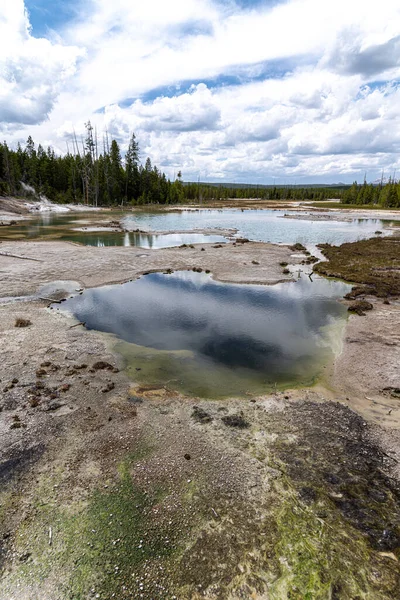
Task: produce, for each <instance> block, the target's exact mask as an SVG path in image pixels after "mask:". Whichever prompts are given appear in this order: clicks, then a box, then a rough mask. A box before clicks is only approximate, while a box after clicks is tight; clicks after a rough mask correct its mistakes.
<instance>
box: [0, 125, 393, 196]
mask: <svg viewBox="0 0 400 600" xmlns="http://www.w3.org/2000/svg"><path fill="white" fill-rule="evenodd" d="M1 195H12V196H27V195H28V196H29V195H32V196H36V197H40V196H44V197H46V198H48V199H49V200H51V201H53V202H60V203H83V204H88V205H94V206H107V205H116V204H132V205H141V204H179V203H183V202H198V201H202V200H219V199H227V198H243V199H249V198H260V199H266V200H316V201H317V200H327V199H331V198H337V199H341V200H342V202H344V203H347V204H378V205H381V206H385V207H400V184H399V183H395V182H394V181H391V180H390V181H389V182H388V183H387V184H386V185H383V184H381V185H379V186H376V185H375V186H374V185H372V184H370V185H368V184H367V183H366V182H364V184H363V185H358V184H357V182H355V183H354V184H353V185H352V186H351V187H350V186H332V187H329V186H327V187H321V186H316V187H310V186H305V187H300V186H255V185H248V186H246V185H243V184H241V185H235V184H232V185H229V184H228V185H222V184H221V185H219V184H205V183H200V182H195V183H190V182H187V183H184V182H183V181H182V176H181V172H180V171H178V173H177V177H176V179H175V181H170V180H169V179H167V177H166V175H165V174H164V173H163V172H161V171H160V170H159V169H158V168H157V166H155V165H152V163H151V160H150V158H147V159H146V160H145V163H144V166H143V165H142V164H141V162H140V149H139V144H138V141H137V139H136V136H135V134H134V133H133V134H132V136H131V138H130V141H129V146H128V150H127V152H126V154H125V157H124V159H122V155H121V150H120V147H119V144H118V142H117V141H116V140H115V139H112V140H109V138H108V135H107V134H106V135H105V136H103V137H102V139H101V140H100V141H99V140H98V137H97V133H96V131H95V130H94V129H93V127H92V125H91V123H90V122H88V123H86V136H85V138H84V139H81V140H79V141H78V139H77V137H76V136H75V135H74V136H73V138H72V140H71V142H70V144H69V146H68V152H67V153H66V154H65V155H64V156H60V155H57V154H56V153H55V152H54V149H53V148H51V147H48V148H46V149H45V148H43V146H42V145H40V144H39V145H37V146H36V145H35V143H34V141H33V139H32V138H31V137H29V138H28V140H27V142H26V144H25V146H24V147H22V146H21V144H18V146H17V148H16V149H12V148H10V147H9V146H8V144H7V142H3V143H0V196H1Z"/></svg>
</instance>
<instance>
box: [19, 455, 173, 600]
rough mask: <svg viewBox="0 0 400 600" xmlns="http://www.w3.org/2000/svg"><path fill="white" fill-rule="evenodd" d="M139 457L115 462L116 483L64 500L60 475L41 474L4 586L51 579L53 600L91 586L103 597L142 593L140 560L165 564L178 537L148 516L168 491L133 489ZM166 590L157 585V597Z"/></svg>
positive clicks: (86, 592)
mask: <svg viewBox="0 0 400 600" xmlns="http://www.w3.org/2000/svg"><path fill="white" fill-rule="evenodd" d="M142 456H144V454H142ZM136 460H138V454H134V455H130V456H128V457H127V458H125V459H124V461H122V462H121V463H120V464H119V466H118V481H117V482H116V483H114V484H113V485H110V486H107V485H106V486H104V487H103V488H98V489H97V490H95V491H94V492H92V493H91V494H90V495H88V496H87V498H84V497H83V498H81V499H78V500H75V501H71V502H68V503H61V504H60V503H59V501H58V497H57V487H58V483H55V481H58V477H57V476H56V477H55V478H53V476H51V477H48V476H46V477H43V478H42V479H41V480H40V482H39V485H38V487H37V489H36V493H35V499H34V502H33V505H34V506H33V508H34V520H28V521H24V522H23V523H22V524H21V526H20V527H19V529H18V531H17V535H16V537H15V543H16V549H17V554H18V555H19V556H25V555H26V556H27V557H29V558H28V560H26V561H22V562H19V563H17V564H16V565H15V566H16V568H15V569H14V570H13V573H12V576H11V578H10V580H9V581H8V584H11V586H12V587H13V588H14V589H15V586H16V585H17V586H18V587H20V586H21V588H23V587H24V585H26V586H27V588H28V589H34V588H35V587H36V589H39V590H40V589H42V588H43V587H45V586H46V585H47V582H48V581H53V582H54V581H56V584H55V585H56V588H57V589H58V592H59V595H58V596H57V598H63V599H64V598H65V599H68V600H83V599H84V598H87V597H89V596H90V595H91V594H92V592H93V590H95V592H96V593H99V594H100V597H101V598H111V597H117V598H123V597H132V595H129V594H132V593H133V590H136V591H137V592H139V589H140V588H139V587H138V586H139V583H138V582H137V579H138V578H139V576H140V574H141V573H142V572H143V568H144V565H146V568H147V569H158V568H160V567H162V565H164V564H165V563H166V562H167V559H168V558H169V557H170V556H171V555H172V554H173V553H174V552H176V551H177V550H176V548H177V546H176V544H177V540H176V539H175V536H174V533H173V532H172V531H171V530H170V529H171V528H170V527H169V526H166V525H165V523H163V522H161V523H160V522H158V523H155V522H154V519H153V518H152V509H153V507H154V506H157V505H159V504H160V503H161V502H162V501H163V498H164V497H165V494H166V493H167V492H166V490H165V489H163V487H162V486H159V487H157V488H154V487H153V488H152V489H151V490H149V491H147V490H146V491H145V490H142V489H141V488H140V487H138V486H136V485H135V484H134V482H133V480H132V476H131V466H132V463H133V461H136ZM161 579H162V578H161ZM164 593H165V594H166V593H167V592H166V587H165V588H164V591H163V589H161V588H160V589H159V590H158V594H159V595H158V596H157V597H159V598H164Z"/></svg>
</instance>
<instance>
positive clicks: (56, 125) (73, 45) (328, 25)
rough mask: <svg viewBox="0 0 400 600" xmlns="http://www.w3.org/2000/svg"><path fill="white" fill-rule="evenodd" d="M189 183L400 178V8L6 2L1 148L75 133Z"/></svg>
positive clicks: (346, 3) (134, 0) (1, 28)
mask: <svg viewBox="0 0 400 600" xmlns="http://www.w3.org/2000/svg"><path fill="white" fill-rule="evenodd" d="M89 120H90V121H91V123H92V125H93V126H94V127H96V129H97V132H98V136H99V139H100V142H101V144H102V141H101V140H102V137H103V135H104V132H105V131H106V130H107V131H108V132H109V135H110V137H113V138H115V139H116V140H117V141H118V143H119V144H120V146H121V150H122V152H124V151H125V150H126V148H127V145H128V142H129V138H130V136H131V134H132V132H134V133H135V135H136V138H137V140H138V142H139V145H140V151H141V160H142V162H143V163H144V162H145V160H146V157H147V156H149V157H150V158H151V160H152V163H153V164H156V165H157V166H158V167H159V168H161V169H162V170H163V171H165V172H166V174H167V175H168V176H169V177H171V178H172V177H174V175H175V174H176V173H177V172H178V171H179V170H180V171H182V174H183V179H184V180H186V181H197V180H198V178H200V180H201V181H216V182H221V183H223V182H236V183H244V182H246V183H255V184H257V183H258V184H263V183H264V184H271V183H274V182H275V183H279V184H285V183H286V184H301V183H312V182H315V183H338V182H352V181H354V180H355V179H357V180H358V181H362V180H363V179H364V177H365V176H366V177H367V180H368V181H374V180H376V179H379V178H380V177H381V173H382V171H384V174H385V176H389V175H390V174H392V175H393V174H397V175H399V174H400V1H399V0H380V1H379V2H377V1H376V0H334V1H333V0H286V1H281V0H168V2H167V1H166V0H147V2H146V1H145V0H140V1H138V0H112V1H110V0H25V1H24V0H12V1H11V0H0V139H2V140H6V141H7V143H8V144H9V145H10V146H15V145H16V144H17V143H18V142H21V143H22V144H24V143H25V141H26V139H27V137H28V135H31V136H32V137H33V139H34V141H35V142H36V143H41V144H42V145H44V146H48V145H51V146H52V147H54V149H55V150H56V152H58V153H61V154H64V153H65V152H66V151H67V148H68V147H69V148H71V139H72V135H73V132H74V130H75V132H76V134H77V136H78V137H79V138H80V136H82V135H83V134H84V130H85V123H86V122H88V121H89Z"/></svg>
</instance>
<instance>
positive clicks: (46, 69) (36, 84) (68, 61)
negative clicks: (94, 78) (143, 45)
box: [0, 0, 82, 126]
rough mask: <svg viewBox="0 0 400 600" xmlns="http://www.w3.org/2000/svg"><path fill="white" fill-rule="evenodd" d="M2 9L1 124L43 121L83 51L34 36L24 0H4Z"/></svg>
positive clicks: (11, 124)
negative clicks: (8, 0) (11, 0)
mask: <svg viewBox="0 0 400 600" xmlns="http://www.w3.org/2000/svg"><path fill="white" fill-rule="evenodd" d="M0 10H1V13H0V15H1V18H0V124H2V123H3V124H6V125H8V126H15V125H16V124H29V125H32V124H36V123H40V122H41V121H43V120H44V119H46V118H47V117H48V115H49V114H50V112H51V110H52V108H53V106H54V102H55V101H56V98H57V96H58V94H59V92H60V90H61V88H62V85H63V84H64V82H65V81H66V80H67V79H68V77H70V76H71V75H72V74H73V73H74V70H75V64H76V60H77V58H78V56H79V55H80V54H82V51H80V50H79V49H78V48H76V47H73V46H70V47H68V46H63V45H61V44H52V43H51V42H50V41H48V40H46V39H35V38H34V37H32V35H31V33H30V28H29V21H28V17H27V14H26V12H25V8H24V3H23V1H22V0H13V2H7V1H6V0H2V1H1V5H0Z"/></svg>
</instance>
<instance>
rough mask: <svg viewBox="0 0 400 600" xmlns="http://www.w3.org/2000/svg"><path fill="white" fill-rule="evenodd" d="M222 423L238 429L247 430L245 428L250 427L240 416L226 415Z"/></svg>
mask: <svg viewBox="0 0 400 600" xmlns="http://www.w3.org/2000/svg"><path fill="white" fill-rule="evenodd" d="M222 422H223V423H225V425H227V426H228V427H237V428H238V429H247V427H250V425H249V423H248V422H247V421H246V420H245V419H244V418H243V416H242V415H227V416H226V417H222Z"/></svg>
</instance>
